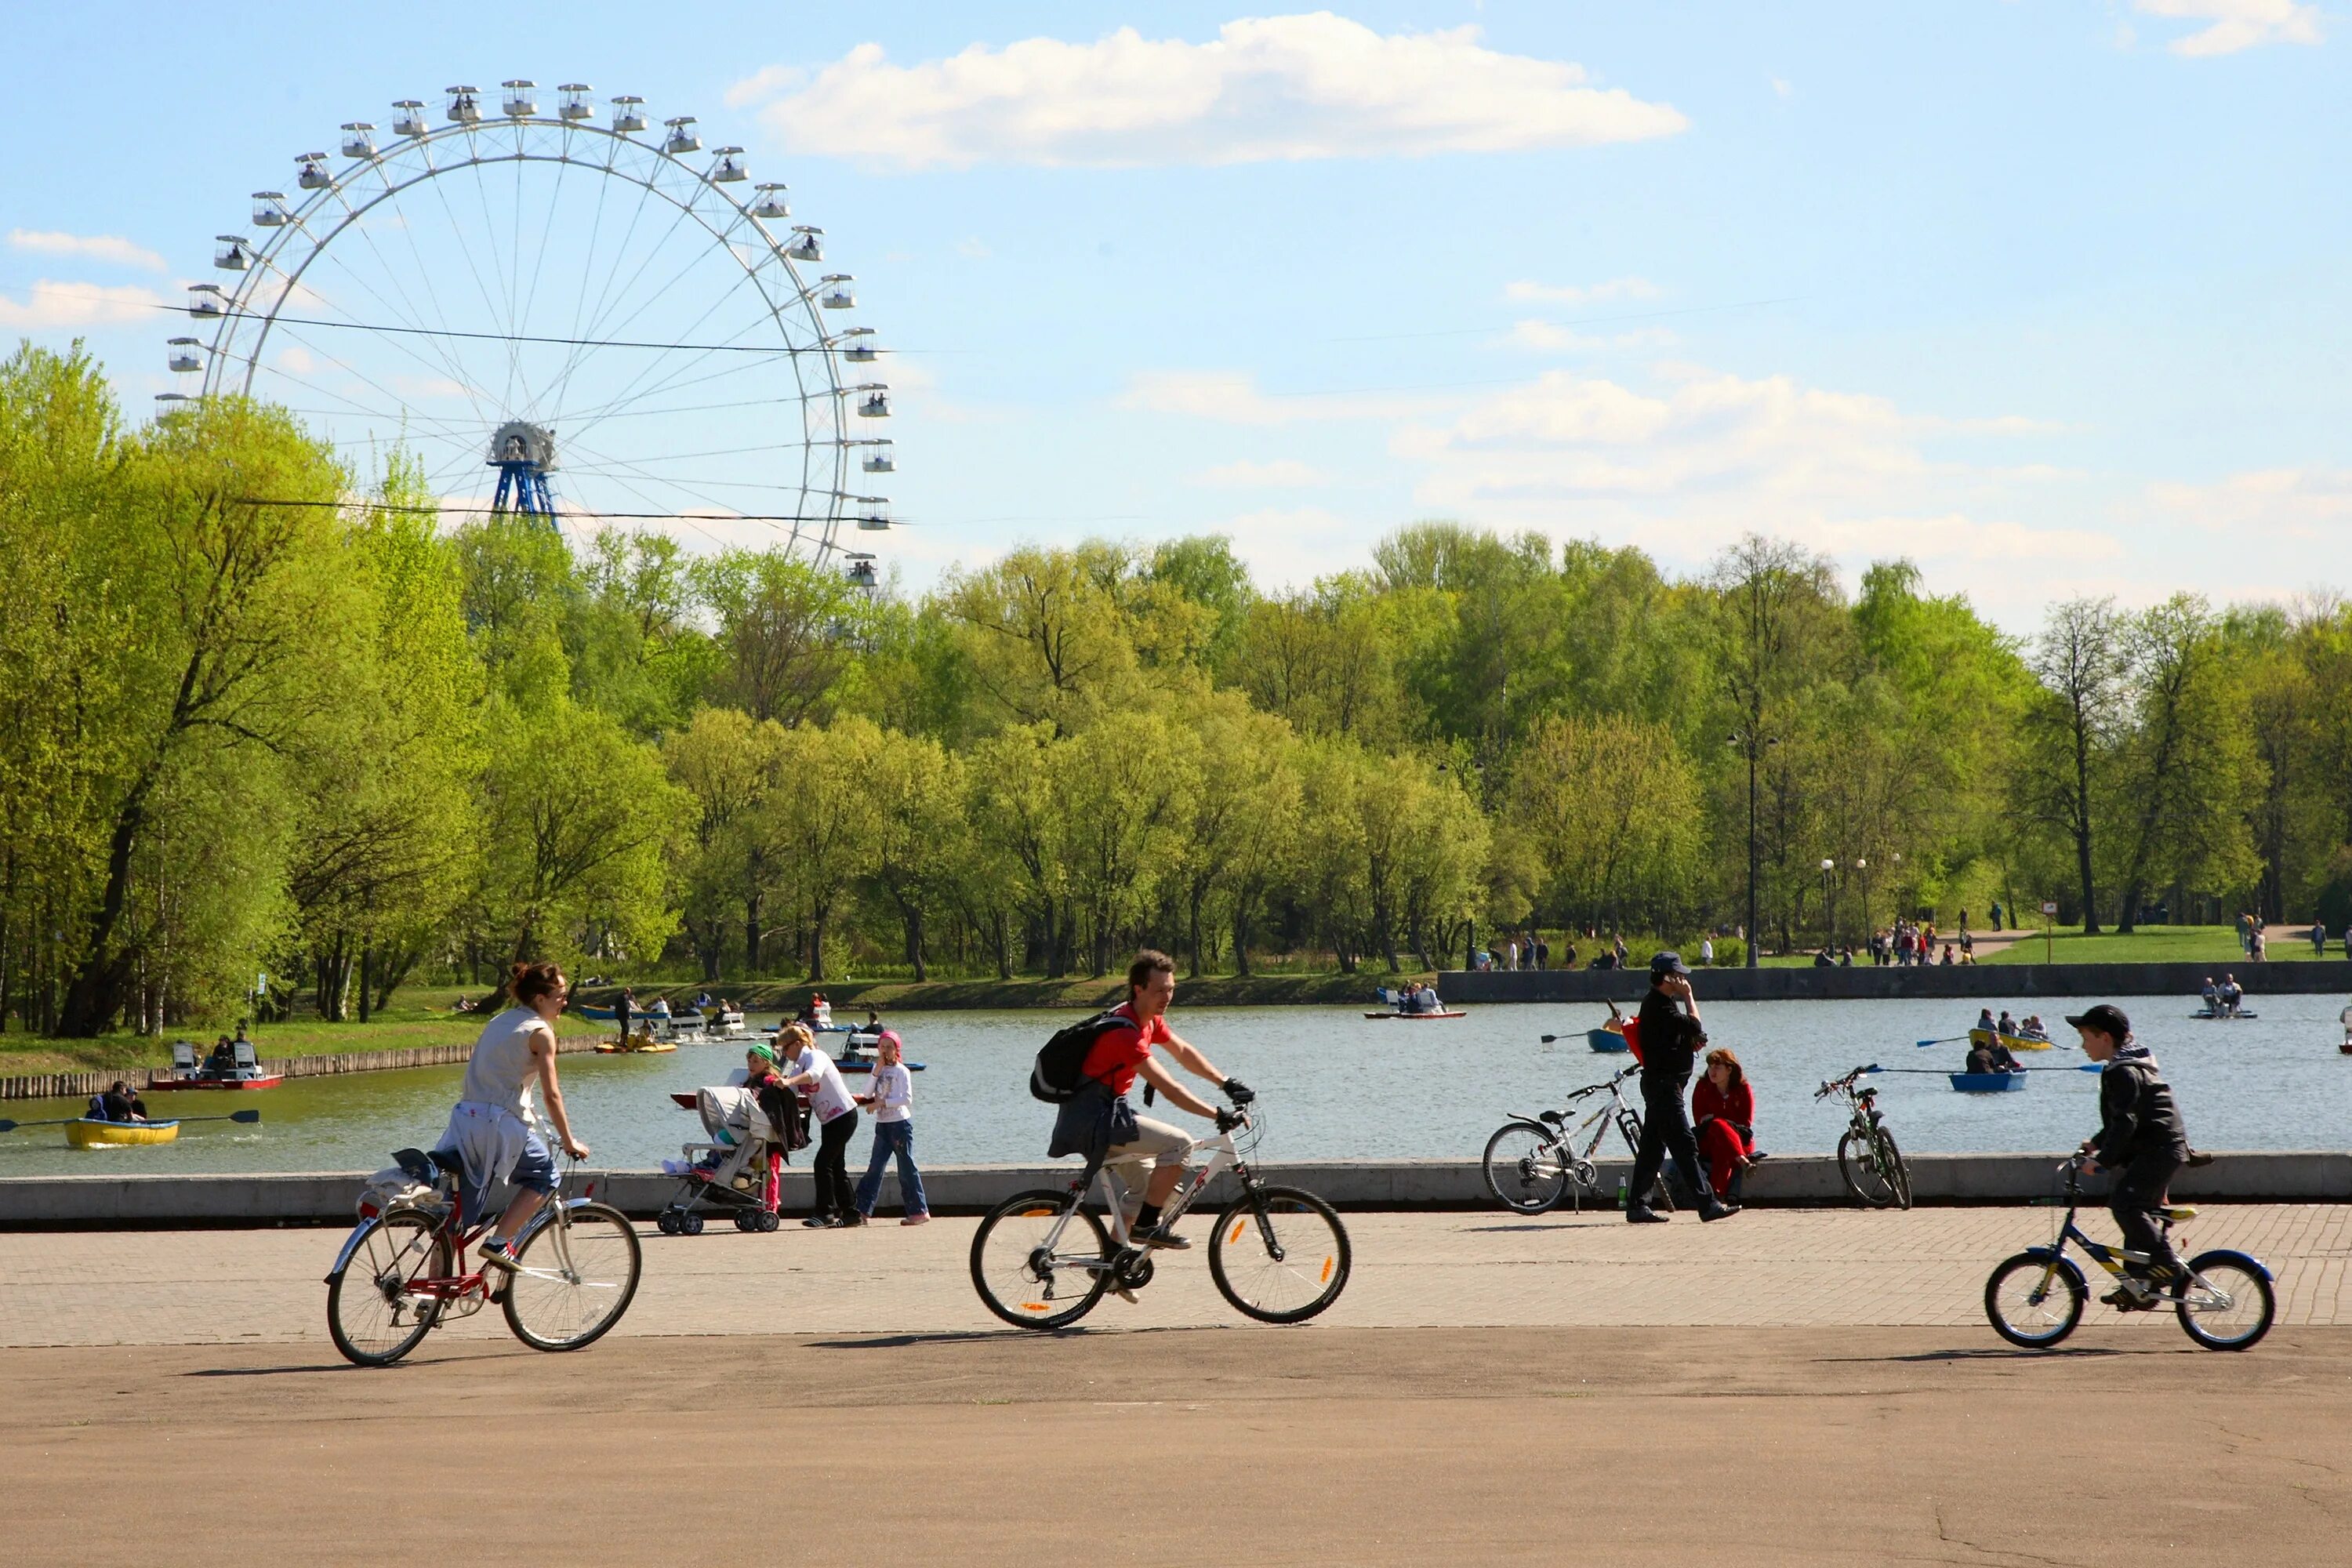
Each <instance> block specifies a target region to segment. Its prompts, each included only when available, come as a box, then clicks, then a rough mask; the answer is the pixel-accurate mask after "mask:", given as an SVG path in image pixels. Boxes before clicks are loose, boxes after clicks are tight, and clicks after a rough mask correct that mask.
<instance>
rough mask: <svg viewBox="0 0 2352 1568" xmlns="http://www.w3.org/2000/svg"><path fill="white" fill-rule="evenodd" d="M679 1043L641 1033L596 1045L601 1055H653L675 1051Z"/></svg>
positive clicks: (597, 1052)
mask: <svg viewBox="0 0 2352 1568" xmlns="http://www.w3.org/2000/svg"><path fill="white" fill-rule="evenodd" d="M676 1049H677V1045H676V1044H675V1043H674V1042H672V1041H669V1040H656V1039H655V1038H654V1037H652V1036H650V1035H639V1036H636V1037H635V1038H633V1039H627V1040H606V1041H605V1042H604V1044H603V1045H601V1046H598V1047H596V1054H597V1055H598V1056H601V1057H651V1056H659V1055H660V1054H661V1053H662V1052H664V1051H674V1050H676Z"/></svg>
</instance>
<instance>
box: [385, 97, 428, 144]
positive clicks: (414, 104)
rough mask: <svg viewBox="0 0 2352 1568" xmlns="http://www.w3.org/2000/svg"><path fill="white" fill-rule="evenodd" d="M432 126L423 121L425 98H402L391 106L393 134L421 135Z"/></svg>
mask: <svg viewBox="0 0 2352 1568" xmlns="http://www.w3.org/2000/svg"><path fill="white" fill-rule="evenodd" d="M431 129H432V127H430V126H428V125H426V124H425V100H423V99H420V98H404V99H402V100H400V101H399V102H397V103H395V104H394V105H393V106H392V133H393V134H394V136H422V135H424V134H425V132H427V131H429V130H431Z"/></svg>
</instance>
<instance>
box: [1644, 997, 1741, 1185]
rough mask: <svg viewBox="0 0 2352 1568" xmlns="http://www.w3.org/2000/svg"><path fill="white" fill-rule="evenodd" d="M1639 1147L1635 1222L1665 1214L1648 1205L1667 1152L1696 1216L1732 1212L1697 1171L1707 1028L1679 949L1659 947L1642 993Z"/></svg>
mask: <svg viewBox="0 0 2352 1568" xmlns="http://www.w3.org/2000/svg"><path fill="white" fill-rule="evenodd" d="M1640 1036H1641V1042H1642V1146H1641V1147H1640V1148H1639V1149H1637V1150H1636V1151H1634V1154H1633V1188H1632V1193H1631V1196H1630V1197H1629V1198H1628V1200H1627V1202H1626V1205H1625V1217H1626V1219H1627V1220H1629V1221H1631V1222H1632V1223H1633V1224H1634V1225H1660V1224H1663V1223H1664V1221H1665V1218H1666V1216H1665V1215H1662V1214H1660V1213H1658V1212H1657V1211H1656V1210H1655V1209H1654V1208H1652V1207H1651V1206H1650V1186H1651V1184H1652V1183H1654V1182H1655V1181H1656V1180H1657V1179H1658V1167H1659V1165H1660V1163H1662V1162H1663V1161H1664V1159H1665V1157H1666V1156H1667V1155H1668V1154H1672V1155H1673V1156H1674V1157H1675V1168H1676V1169H1678V1170H1680V1171H1681V1172H1682V1173H1683V1178H1684V1180H1685V1182H1687V1183H1688V1184H1690V1186H1691V1187H1692V1188H1693V1189H1695V1190H1696V1192H1697V1194H1698V1217H1699V1218H1700V1219H1702V1220H1711V1219H1721V1218H1722V1217H1723V1216H1724V1215H1727V1214H1730V1213H1731V1212H1733V1211H1732V1210H1731V1209H1730V1208H1729V1207H1728V1206H1727V1205H1725V1204H1724V1203H1723V1202H1722V1201H1721V1200H1719V1199H1718V1198H1717V1197H1716V1195H1715V1193H1714V1191H1713V1189H1711V1188H1710V1187H1708V1185H1707V1184H1706V1179H1705V1177H1704V1176H1703V1175H1702V1174H1701V1173H1703V1172H1704V1171H1705V1170H1706V1166H1705V1165H1702V1164H1700V1163H1699V1158H1698V1142H1697V1141H1696V1139H1694V1138H1693V1137H1692V1136H1691V1124H1690V1079H1691V1066H1692V1063H1693V1061H1694V1059H1695V1058H1696V1056H1697V1054H1698V1048H1699V1047H1701V1046H1703V1045H1705V1044H1706V1030H1704V1029H1702V1028H1700V1027H1699V1023H1698V1002H1697V1000H1696V998H1694V997H1693V996H1692V995H1691V983H1690V970H1689V969H1688V968H1686V967H1685V965H1684V963H1683V959H1682V954H1680V953H1678V952H1660V953H1658V954H1657V955H1655V956H1654V957H1653V958H1652V959H1651V960H1650V994H1648V995H1646V996H1644V997H1643V998H1642V1014H1641V1021H1640Z"/></svg>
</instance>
